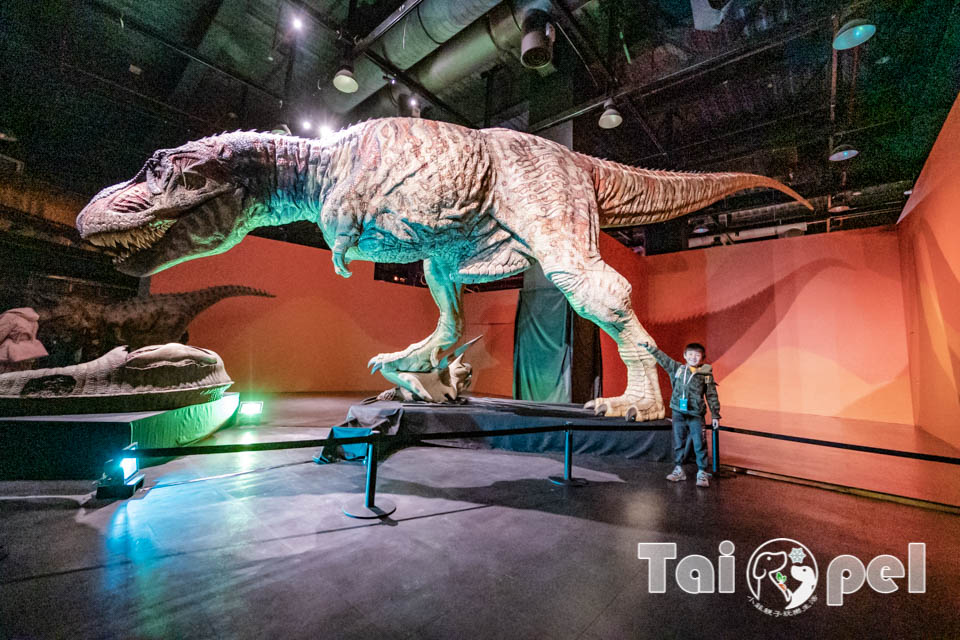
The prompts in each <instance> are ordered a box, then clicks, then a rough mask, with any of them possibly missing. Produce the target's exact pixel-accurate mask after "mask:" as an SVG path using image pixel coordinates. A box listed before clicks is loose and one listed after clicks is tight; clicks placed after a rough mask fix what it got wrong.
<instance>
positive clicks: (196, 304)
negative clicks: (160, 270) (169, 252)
mask: <svg viewBox="0 0 960 640" xmlns="http://www.w3.org/2000/svg"><path fill="white" fill-rule="evenodd" d="M237 296H260V297H263V298H274V297H276V296H274V295H273V294H272V293H270V292H269V291H264V290H263V289H256V288H254V287H247V286H244V285H240V284H225V285H219V286H216V287H207V288H206V289H199V290H197V291H185V292H183V293H161V294H157V295H154V296H150V297H151V298H155V299H156V300H157V303H158V304H160V305H161V306H165V304H166V303H167V301H169V302H171V303H173V305H175V306H179V307H180V308H182V309H185V310H188V311H189V312H192V313H193V314H194V315H196V314H198V313H200V312H201V311H203V310H204V309H206V308H208V307H211V306H213V305H215V304H216V303H218V302H220V301H221V300H223V299H225V298H234V297H237Z"/></svg>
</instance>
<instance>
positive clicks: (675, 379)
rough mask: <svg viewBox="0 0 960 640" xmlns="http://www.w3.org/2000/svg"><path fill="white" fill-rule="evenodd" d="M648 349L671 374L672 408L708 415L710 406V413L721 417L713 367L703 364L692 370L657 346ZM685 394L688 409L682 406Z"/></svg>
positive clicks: (681, 411)
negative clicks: (681, 401) (681, 400)
mask: <svg viewBox="0 0 960 640" xmlns="http://www.w3.org/2000/svg"><path fill="white" fill-rule="evenodd" d="M647 351H649V352H650V354H651V355H653V357H654V358H656V359H657V362H658V363H659V364H660V366H661V367H663V369H664V371H666V372H667V374H668V375H669V376H670V384H671V385H673V395H671V396H670V408H671V409H673V410H674V411H679V412H680V413H686V414H690V415H695V416H703V415H706V413H707V407H708V406H709V407H710V415H711V416H712V417H714V418H717V419H718V420H719V419H720V398H719V397H718V396H717V381H716V380H714V378H713V367H711V366H710V365H709V364H702V365H700V366H699V367H696V368H695V369H694V370H693V372H691V371H690V367H689V366H688V365H686V364H683V363H680V362H677V361H676V360H674V359H672V358H671V357H670V356H668V355H667V354H665V353H664V352H663V351H661V350H660V349H658V348H656V347H647ZM684 380H686V385H684ZM684 396H686V398H687V408H686V410H683V409H681V408H680V399H681V398H683V397H684ZM704 397H706V402H704Z"/></svg>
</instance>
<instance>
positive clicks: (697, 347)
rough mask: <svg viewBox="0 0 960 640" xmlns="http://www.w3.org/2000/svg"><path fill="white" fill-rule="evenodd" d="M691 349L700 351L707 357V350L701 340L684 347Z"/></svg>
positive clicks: (687, 349) (702, 355)
mask: <svg viewBox="0 0 960 640" xmlns="http://www.w3.org/2000/svg"><path fill="white" fill-rule="evenodd" d="M690 349H693V350H694V351H699V352H700V356H701V357H703V358H706V357H707V350H706V349H705V348H704V346H703V345H702V344H700V343H699V342H691V343H690V344H688V345H687V346H685V347H684V348H683V350H684V351H689V350H690Z"/></svg>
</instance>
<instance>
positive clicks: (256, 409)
mask: <svg viewBox="0 0 960 640" xmlns="http://www.w3.org/2000/svg"><path fill="white" fill-rule="evenodd" d="M261 413H263V403H262V402H241V403H240V415H242V416H258V415H260V414H261Z"/></svg>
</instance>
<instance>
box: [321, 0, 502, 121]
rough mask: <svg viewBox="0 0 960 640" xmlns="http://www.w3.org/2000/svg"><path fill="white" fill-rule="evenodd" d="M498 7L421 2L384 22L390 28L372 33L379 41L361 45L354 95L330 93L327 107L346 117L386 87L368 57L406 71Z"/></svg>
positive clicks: (468, 0)
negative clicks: (362, 54) (361, 55)
mask: <svg viewBox="0 0 960 640" xmlns="http://www.w3.org/2000/svg"><path fill="white" fill-rule="evenodd" d="M497 4H498V0H459V1H458V2H449V1H448V0H423V1H422V2H420V3H419V4H418V5H417V7H416V9H415V10H413V11H410V12H409V13H406V14H405V15H404V16H403V17H402V18H401V19H399V20H397V19H395V17H392V18H387V21H388V22H389V21H391V20H392V22H393V24H392V26H390V27H389V28H387V29H385V30H384V29H381V27H377V28H375V29H374V30H373V32H372V33H377V32H378V31H381V32H382V33H383V35H382V36H380V38H379V40H375V41H373V42H367V40H368V39H364V40H362V41H361V42H363V43H364V46H365V49H364V53H365V54H366V55H364V56H363V57H360V58H358V59H355V60H354V61H353V64H354V68H353V74H354V76H355V77H356V79H357V83H358V84H359V88H358V89H357V91H356V92H354V93H340V92H339V91H329V92H327V94H326V95H325V96H324V98H325V101H326V103H327V105H328V106H329V107H330V108H331V109H333V110H334V111H335V112H337V113H346V112H347V111H350V110H351V109H353V108H354V107H356V106H357V105H358V104H360V103H361V102H363V101H364V100H366V99H367V98H369V97H370V96H371V95H373V94H374V93H376V92H377V91H378V90H379V89H380V88H382V87H383V86H384V85H385V84H387V82H388V80H387V79H385V78H384V73H383V70H382V69H381V67H380V66H379V65H377V64H375V63H374V62H373V61H372V60H371V59H370V54H373V55H374V56H378V57H380V58H382V59H384V60H386V61H387V62H389V63H390V65H392V66H394V67H396V68H397V69H400V70H401V71H406V70H408V69H410V68H411V67H412V66H413V65H414V64H416V63H417V62H419V61H420V60H423V58H425V57H426V56H427V55H429V54H430V53H432V52H433V51H435V50H436V49H437V48H439V47H440V46H441V45H442V44H443V43H445V42H447V41H448V40H450V39H451V38H452V37H453V36H455V35H456V34H457V33H459V32H460V31H462V30H463V29H465V28H466V27H468V26H469V25H470V24H471V23H473V22H475V21H476V20H477V19H478V18H480V17H481V16H482V15H483V14H485V13H486V12H487V11H489V10H490V9H492V8H493V7H494V6H496V5H497Z"/></svg>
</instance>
